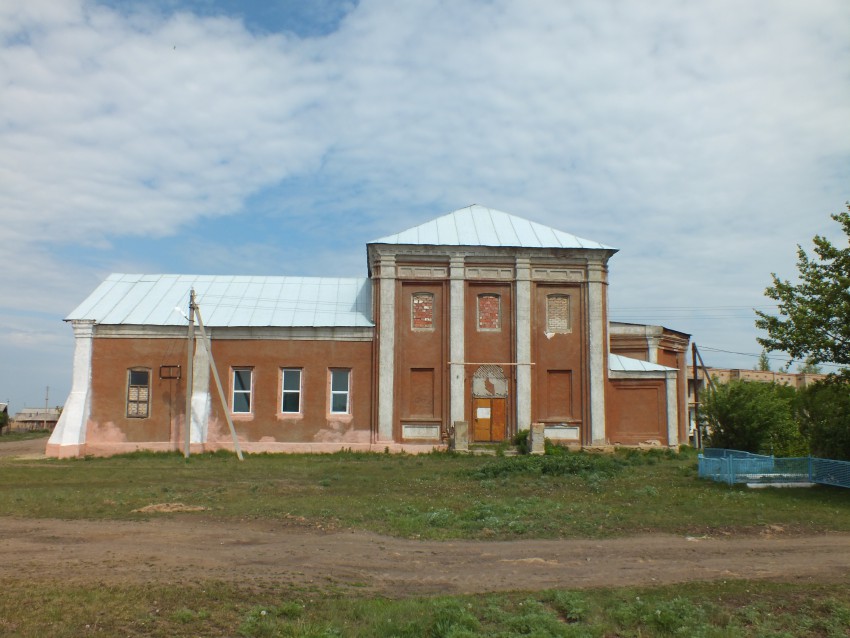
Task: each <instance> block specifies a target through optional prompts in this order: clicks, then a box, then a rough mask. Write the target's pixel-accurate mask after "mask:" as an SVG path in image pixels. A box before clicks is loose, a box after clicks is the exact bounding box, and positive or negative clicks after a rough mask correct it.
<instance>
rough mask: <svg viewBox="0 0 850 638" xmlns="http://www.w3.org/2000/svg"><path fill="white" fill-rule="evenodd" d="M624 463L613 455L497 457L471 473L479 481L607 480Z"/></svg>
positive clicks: (577, 454)
mask: <svg viewBox="0 0 850 638" xmlns="http://www.w3.org/2000/svg"><path fill="white" fill-rule="evenodd" d="M626 465H628V463H627V462H625V461H623V460H622V459H620V458H618V457H616V456H609V455H601V454H587V453H584V452H578V453H569V452H565V453H559V454H545V455H541V456H515V457H504V458H498V459H496V460H494V461H493V462H490V463H487V464H486V465H482V466H481V467H480V468H476V469H474V470H472V471H470V473H469V474H470V476H471V477H472V478H475V479H478V480H486V479H494V478H502V477H506V476H512V475H513V476H516V475H520V476H583V477H588V476H592V475H597V476H604V477H610V476H614V475H616V474H618V473H619V472H620V471H621V470H622V469H623V468H624V467H625V466H626Z"/></svg>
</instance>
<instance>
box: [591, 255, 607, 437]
mask: <svg viewBox="0 0 850 638" xmlns="http://www.w3.org/2000/svg"><path fill="white" fill-rule="evenodd" d="M604 299H605V270H604V265H603V264H602V263H596V262H592V263H590V264H588V266H587V339H588V372H589V377H590V438H591V443H592V444H593V445H605V444H606V438H607V437H606V435H605V383H606V381H607V378H608V375H607V370H606V369H605V368H606V367H607V365H608V357H607V354H608V353H607V351H606V348H605V346H606V339H605V313H604V304H603V301H604Z"/></svg>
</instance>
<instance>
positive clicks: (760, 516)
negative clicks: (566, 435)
mask: <svg viewBox="0 0 850 638" xmlns="http://www.w3.org/2000/svg"><path fill="white" fill-rule="evenodd" d="M0 472H2V475H3V481H2V482H0V511H2V512H3V513H4V514H5V515H13V516H23V517H57V518H67V519H80V518H82V519H140V518H152V517H156V516H171V514H156V513H154V514H141V513H134V512H133V510H135V509H138V508H141V507H144V506H146V505H151V504H157V503H175V502H180V503H183V504H185V505H190V506H201V507H204V508H207V509H206V510H205V511H200V512H194V513H190V514H181V516H196V517H198V518H199V519H203V518H205V517H209V518H215V519H241V518H246V517H248V518H257V519H271V520H275V519H283V518H289V519H291V518H293V517H303V518H304V519H305V521H306V523H307V524H309V525H315V526H321V527H323V528H326V529H333V528H340V527H343V528H358V529H364V530H371V531H375V532H378V533H384V534H390V535H394V536H400V537H408V538H423V539H424V538H427V539H453V538H473V539H474V538H480V539H513V538H556V537H561V538H592V537H611V536H626V535H633V534H640V533H652V532H666V533H676V534H681V533H685V534H705V533H712V532H718V531H723V532H731V533H752V532H756V531H759V530H762V529H763V528H764V526H766V525H780V526H782V527H783V528H785V530H786V532H788V533H794V532H797V533H820V532H826V531H848V530H850V490H841V489H838V488H829V487H824V486H819V487H815V488H810V489H781V490H779V489H776V490H772V489H765V490H749V489H747V488H746V487H739V486H728V485H725V484H718V483H712V482H710V481H704V480H699V479H698V478H697V476H696V458H695V456H694V455H693V453H692V452H687V453H682V454H674V453H669V452H651V453H643V452H637V451H633V450H632V451H620V452H618V453H617V454H615V455H598V454H588V453H566V454H561V455H552V456H545V457H529V456H519V457H472V456H460V455H453V454H446V453H439V454H430V455H425V456H409V455H393V454H359V453H339V454H329V455H248V456H246V460H245V461H244V462H239V461H238V460H237V459H236V458H235V457H234V456H233V455H230V454H225V453H218V454H207V455H197V456H193V457H192V458H191V459H189V460H188V461H187V460H185V459H184V458H183V457H182V456H180V455H179V454H149V453H140V454H134V455H128V456H123V457H112V458H106V459H103V458H97V459H96V458H88V459H72V460H59V459H48V460H10V459H8V458H5V459H3V458H0Z"/></svg>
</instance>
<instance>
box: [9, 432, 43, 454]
mask: <svg viewBox="0 0 850 638" xmlns="http://www.w3.org/2000/svg"><path fill="white" fill-rule="evenodd" d="M46 446H47V437H46V436H45V437H40V438H37V439H26V440H24V441H5V440H3V439H2V438H0V457H3V456H24V457H27V458H30V457H40V456H44V448H45V447H46Z"/></svg>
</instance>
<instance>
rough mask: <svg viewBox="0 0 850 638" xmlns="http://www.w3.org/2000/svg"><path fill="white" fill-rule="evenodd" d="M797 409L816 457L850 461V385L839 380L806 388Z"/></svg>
mask: <svg viewBox="0 0 850 638" xmlns="http://www.w3.org/2000/svg"><path fill="white" fill-rule="evenodd" d="M795 412H796V416H797V421H798V422H799V424H800V431H801V432H802V433H803V434H804V435H805V436H806V437H807V438H808V440H809V447H810V450H811V454H812V456H819V457H821V458H825V459H837V460H839V461H850V384H848V383H846V382H842V381H840V380H838V379H835V380H832V381H827V382H823V383H815V384H813V385H810V386H808V387H807V388H803V389H802V390H800V391H799V392H798V393H797V399H796V401H795Z"/></svg>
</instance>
